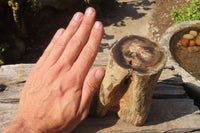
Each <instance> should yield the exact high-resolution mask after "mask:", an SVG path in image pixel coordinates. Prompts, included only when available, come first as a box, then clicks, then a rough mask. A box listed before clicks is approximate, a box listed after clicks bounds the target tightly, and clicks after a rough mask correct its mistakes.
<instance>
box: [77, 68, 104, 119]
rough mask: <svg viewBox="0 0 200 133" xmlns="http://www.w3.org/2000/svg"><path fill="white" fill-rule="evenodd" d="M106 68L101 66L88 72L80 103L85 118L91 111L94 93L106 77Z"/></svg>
mask: <svg viewBox="0 0 200 133" xmlns="http://www.w3.org/2000/svg"><path fill="white" fill-rule="evenodd" d="M104 74H105V69H104V68H101V67H97V68H94V69H93V70H92V71H90V72H89V73H88V75H87V76H86V79H85V81H84V84H83V89H82V97H81V103H80V111H81V112H82V113H83V117H84V118H85V117H86V116H87V114H88V112H89V108H90V104H91V102H92V98H93V96H94V93H95V92H96V91H97V89H98V88H99V85H100V83H101V81H102V79H103V77H104Z"/></svg>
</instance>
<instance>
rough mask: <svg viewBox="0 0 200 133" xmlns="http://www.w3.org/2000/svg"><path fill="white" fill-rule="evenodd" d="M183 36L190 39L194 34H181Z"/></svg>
mask: <svg viewBox="0 0 200 133" xmlns="http://www.w3.org/2000/svg"><path fill="white" fill-rule="evenodd" d="M183 38H185V39H188V40H191V39H194V36H193V35H191V34H185V35H183Z"/></svg>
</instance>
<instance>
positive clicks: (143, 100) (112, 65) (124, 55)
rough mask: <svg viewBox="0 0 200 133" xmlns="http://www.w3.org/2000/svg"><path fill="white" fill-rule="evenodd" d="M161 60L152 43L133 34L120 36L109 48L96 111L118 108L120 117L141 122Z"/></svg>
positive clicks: (101, 114)
mask: <svg viewBox="0 0 200 133" xmlns="http://www.w3.org/2000/svg"><path fill="white" fill-rule="evenodd" d="M165 63H166V57H165V53H164V52H163V51H162V50H161V48H160V47H159V46H158V45H157V44H156V43H154V42H152V41H150V40H148V39H146V38H143V37H139V36H133V35H132V36H127V37H124V38H122V39H121V40H120V41H119V42H118V43H117V44H116V45H114V46H113V48H112V49H111V52H110V56H109V60H108V65H107V68H106V74H105V77H104V79H103V81H102V84H101V87H100V93H99V99H100V102H99V106H98V108H97V115H99V116H104V115H106V114H107V113H108V112H116V111H118V116H119V117H120V119H121V120H123V121H126V122H130V123H131V124H133V125H137V126H141V125H143V124H144V122H145V120H146V119H147V116H148V113H149V110H150V107H151V99H152V95H153V92H154V88H155V86H156V84H157V81H158V78H159V76H160V74H161V71H162V69H163V67H164V65H165Z"/></svg>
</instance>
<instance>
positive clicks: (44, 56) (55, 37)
mask: <svg viewBox="0 0 200 133" xmlns="http://www.w3.org/2000/svg"><path fill="white" fill-rule="evenodd" d="M64 31H65V29H63V28H60V29H59V30H57V32H56V33H55V35H54V37H53V39H52V40H51V42H50V44H49V45H48V47H47V48H46V49H45V51H44V53H43V55H42V56H41V57H40V59H39V60H38V62H37V65H36V66H39V67H40V66H41V64H43V63H44V61H45V60H46V59H47V57H48V56H49V54H50V52H51V51H52V49H53V47H54V45H55V43H56V41H57V40H58V39H59V38H60V37H61V36H62V34H63V32H64Z"/></svg>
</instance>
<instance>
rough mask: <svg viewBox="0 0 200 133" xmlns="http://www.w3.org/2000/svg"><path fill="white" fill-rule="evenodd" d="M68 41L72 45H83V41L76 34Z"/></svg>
mask: <svg viewBox="0 0 200 133" xmlns="http://www.w3.org/2000/svg"><path fill="white" fill-rule="evenodd" d="M70 42H71V43H72V44H73V45H77V46H81V45H83V42H82V40H81V39H80V37H79V36H78V35H75V36H73V37H72V39H71V40H70Z"/></svg>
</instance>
